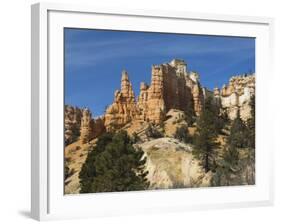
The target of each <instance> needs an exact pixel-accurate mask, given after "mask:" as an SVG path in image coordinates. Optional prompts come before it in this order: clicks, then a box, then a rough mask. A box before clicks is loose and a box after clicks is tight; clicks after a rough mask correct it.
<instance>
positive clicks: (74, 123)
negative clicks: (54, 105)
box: [64, 105, 82, 145]
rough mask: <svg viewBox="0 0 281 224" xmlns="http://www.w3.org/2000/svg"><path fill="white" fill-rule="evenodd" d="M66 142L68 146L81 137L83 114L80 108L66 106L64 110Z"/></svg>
mask: <svg viewBox="0 0 281 224" xmlns="http://www.w3.org/2000/svg"><path fill="white" fill-rule="evenodd" d="M64 117H65V118H64V128H65V131H64V139H65V140H64V141H65V144H66V145H68V144H70V143H72V142H74V141H75V140H77V139H78V138H79V136H80V125H81V117H82V112H81V110H80V109H79V108H78V107H72V106H69V105H66V106H65V108H64Z"/></svg>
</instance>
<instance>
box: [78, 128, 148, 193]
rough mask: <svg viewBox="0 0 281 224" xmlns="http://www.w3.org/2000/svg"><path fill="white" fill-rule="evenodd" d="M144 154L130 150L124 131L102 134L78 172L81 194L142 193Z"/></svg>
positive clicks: (144, 179)
mask: <svg viewBox="0 0 281 224" xmlns="http://www.w3.org/2000/svg"><path fill="white" fill-rule="evenodd" d="M143 155H144V152H143V151H142V150H141V149H139V148H138V149H136V148H134V147H133V142H132V139H131V138H130V137H129V136H128V135H127V132H125V131H120V132H118V133H116V134H113V133H105V134H104V135H102V136H101V137H99V139H98V141H97V144H96V146H95V147H94V148H93V150H92V151H91V152H90V153H89V154H88V156H87V159H86V161H85V163H84V164H83V166H82V169H81V171H80V173H79V178H80V186H81V190H80V192H81V193H92V192H114V191H115V192H116V191H132V190H144V189H147V187H148V186H149V182H148V181H147V179H146V176H147V174H148V172H145V171H144V164H145V163H146V158H143Z"/></svg>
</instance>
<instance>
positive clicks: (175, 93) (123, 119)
mask: <svg viewBox="0 0 281 224" xmlns="http://www.w3.org/2000/svg"><path fill="white" fill-rule="evenodd" d="M151 73H152V75H151V84H150V86H148V85H146V84H145V83H141V86H140V95H139V97H138V101H137V103H135V97H134V93H133V90H132V85H131V83H130V81H129V78H128V74H127V72H123V73H122V79H121V91H119V90H117V91H116V92H115V97H114V102H113V104H112V105H111V106H109V107H108V109H107V111H106V114H105V126H106V127H107V129H110V128H111V127H112V126H115V127H121V126H123V125H125V124H126V123H127V122H129V121H131V120H133V119H140V120H143V121H149V122H152V123H156V124H159V123H160V122H161V121H163V119H164V118H165V114H166V113H167V112H168V111H169V110H170V109H179V110H182V111H191V110H192V111H193V110H196V111H197V112H198V113H200V111H201V108H202V102H203V101H202V96H203V95H202V90H201V87H200V84H199V82H198V79H196V80H193V79H192V78H193V77H190V75H189V74H188V73H187V71H186V64H185V62H184V61H183V60H178V59H174V60H173V61H172V62H170V63H166V64H161V65H153V66H152V72H151ZM193 102H194V103H193Z"/></svg>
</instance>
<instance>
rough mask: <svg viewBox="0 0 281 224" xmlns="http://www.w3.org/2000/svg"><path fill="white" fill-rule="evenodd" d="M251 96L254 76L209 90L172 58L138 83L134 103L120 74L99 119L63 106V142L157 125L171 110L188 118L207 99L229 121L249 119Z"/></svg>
mask: <svg viewBox="0 0 281 224" xmlns="http://www.w3.org/2000/svg"><path fill="white" fill-rule="evenodd" d="M254 94H255V76H254V75H249V76H245V75H244V76H234V77H232V78H231V79H230V81H229V84H228V85H224V86H223V87H222V89H221V90H220V89H219V88H214V90H213V91H210V90H208V89H207V88H204V87H201V84H200V80H199V74H198V73H196V72H192V71H188V70H187V65H186V63H185V62H184V61H183V60H180V59H174V60H172V61H171V62H169V63H164V64H160V65H153V66H152V69H151V83H150V85H148V84H146V83H143V82H142V83H141V84H140V93H139V96H138V97H137V100H136V98H135V94H134V91H133V88H132V84H131V82H130V80H129V75H128V73H127V71H123V72H122V76H121V89H120V90H116V91H115V93H114V100H113V103H112V104H111V105H110V106H109V107H108V108H107V109H106V112H105V115H104V116H103V117H100V118H98V119H96V120H95V119H92V117H91V116H92V115H91V112H90V111H89V110H88V109H83V110H80V109H79V108H73V107H70V106H66V108H65V142H66V144H69V143H72V142H73V141H74V140H76V139H77V136H79V134H80V139H81V140H82V142H84V143H85V142H88V141H89V140H91V139H93V138H96V137H97V136H99V135H100V134H101V133H103V132H104V131H106V130H107V131H112V130H117V129H120V128H123V127H125V126H126V125H130V124H132V123H135V124H140V125H141V124H142V123H144V122H146V123H152V124H156V125H158V124H161V123H162V122H163V121H164V120H165V119H166V116H167V113H168V112H169V111H170V110H172V109H174V110H179V111H182V112H183V113H185V114H187V115H188V116H194V115H196V116H199V115H200V113H201V111H202V109H203V106H204V101H205V99H206V98H208V97H211V98H212V99H213V102H214V104H215V105H217V106H218V107H219V108H220V109H221V112H222V113H223V114H226V115H227V116H228V117H229V118H230V119H232V120H233V119H235V118H236V117H237V115H238V114H240V116H241V118H242V119H243V120H247V119H248V118H249V117H250V116H251V106H250V99H251V97H252V96H253V95H254ZM79 132H80V133H79Z"/></svg>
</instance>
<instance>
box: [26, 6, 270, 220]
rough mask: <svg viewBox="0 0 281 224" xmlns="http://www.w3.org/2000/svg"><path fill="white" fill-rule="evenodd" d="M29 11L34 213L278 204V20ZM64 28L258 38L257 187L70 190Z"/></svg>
mask: <svg viewBox="0 0 281 224" xmlns="http://www.w3.org/2000/svg"><path fill="white" fill-rule="evenodd" d="M31 13H32V22H31V24H32V40H31V42H32V149H31V154H32V167H31V177H32V183H31V193H32V194H31V195H32V197H31V214H32V217H33V218H34V219H37V220H50V219H66V218H81V217H99V216H112V215H126V214H128V213H130V214H137V213H154V212H174V211H186V210H192V209H213V208H230V207H248V206H264V205H272V203H273V198H274V197H273V150H272V149H273V147H272V143H271V140H270V134H269V133H266V132H264V131H263V130H266V129H267V128H268V127H269V124H270V119H272V118H271V116H270V109H269V107H268V106H267V103H268V100H267V97H268V92H269V88H270V81H269V79H268V76H270V75H271V74H272V63H271V62H272V49H273V23H274V21H273V19H272V18H262V17H248V16H232V15H215V14H203V13H191V12H180V11H178V12H169V11H156V10H153V11H149V10H126V9H101V8H96V7H94V6H79V5H64V4H50V3H38V4H35V5H32V7H31ZM148 24H149V26H148ZM187 25H188V26H187ZM63 27H79V28H102V29H118V30H136V31H154V32H157V31H159V32H169V31H170V32H171V31H172V32H175V33H187V32H189V33H194V34H195V33H196V34H209V35H210V34H211V35H233V36H252V37H255V38H256V40H257V42H256V85H257V87H256V97H257V106H256V110H257V112H256V114H257V115H256V127H257V130H256V136H257V137H256V139H257V140H256V144H257V149H256V150H257V151H256V170H257V177H256V185H254V186H237V187H215V188H200V189H178V190H169V191H167V190H158V191H142V192H124V193H100V194H90V195H89V194H86V195H75V196H74V195H69V196H65V195H64V194H63V144H62V141H63V138H62V135H63V123H62V121H63V120H62V119H63V101H62V99H63V50H62V49H63V38H62V37H63V36H62V35H63V31H62V30H63ZM184 27H185V28H184ZM186 27H188V30H187V28H186ZM136 201H137V203H136Z"/></svg>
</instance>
